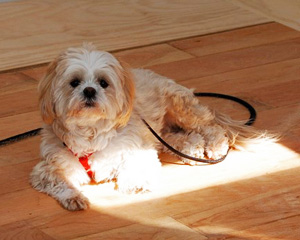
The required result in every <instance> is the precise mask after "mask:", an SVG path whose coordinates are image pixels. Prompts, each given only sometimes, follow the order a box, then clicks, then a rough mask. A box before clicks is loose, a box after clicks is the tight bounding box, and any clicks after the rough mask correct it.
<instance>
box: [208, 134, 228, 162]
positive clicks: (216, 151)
mask: <svg viewBox="0 0 300 240" xmlns="http://www.w3.org/2000/svg"><path fill="white" fill-rule="evenodd" d="M228 149H229V144H228V139H227V137H224V138H222V139H220V140H219V141H214V142H209V143H208V144H207V146H206V147H205V153H206V155H207V157H208V158H210V159H220V158H222V157H223V156H225V155H226V154H227V152H228Z"/></svg>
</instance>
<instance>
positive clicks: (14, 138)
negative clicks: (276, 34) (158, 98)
mask: <svg viewBox="0 0 300 240" xmlns="http://www.w3.org/2000/svg"><path fill="white" fill-rule="evenodd" d="M194 95H195V96H196V97H216V98H222V99H227V100H231V101H234V102H237V103H239V104H241V105H243V106H244V107H245V108H247V109H248V111H249V113H250V117H249V120H248V121H247V122H246V123H245V125H247V126H250V125H252V124H253V123H254V121H255V119H256V111H255V109H254V108H253V107H252V106H251V105H250V104H249V103H247V102H246V101H244V100H242V99H240V98H237V97H233V96H230V95H225V94H220V93H194ZM142 120H143V122H144V123H145V125H146V126H147V127H148V129H149V130H150V131H151V132H152V134H153V135H154V136H155V137H156V138H157V139H158V140H159V141H160V142H161V143H162V144H163V145H164V146H166V147H167V148H168V149H169V150H170V151H172V152H173V153H175V154H176V155H178V156H180V157H183V158H187V159H190V160H193V161H197V162H202V163H209V164H215V163H219V162H222V161H223V160H224V159H225V158H226V157H227V155H228V152H229V150H228V151H227V153H226V154H225V155H224V156H223V157H221V158H220V159H201V158H195V157H192V156H188V155H186V154H184V153H182V152H179V151H178V150H176V149H174V148H173V147H172V146H170V145H169V144H168V143H166V141H164V140H163V139H162V138H161V137H160V136H159V135H158V134H157V133H156V132H155V131H154V130H153V129H152V128H151V127H150V126H149V124H148V123H147V122H146V121H145V120H144V119H142ZM40 131H41V128H37V129H34V130H31V131H28V132H25V133H21V134H18V135H15V136H12V137H9V138H6V139H3V140H1V141H0V146H4V145H7V144H10V143H14V142H17V141H20V140H22V139H25V138H28V137H32V136H36V135H38V134H39V133H40Z"/></svg>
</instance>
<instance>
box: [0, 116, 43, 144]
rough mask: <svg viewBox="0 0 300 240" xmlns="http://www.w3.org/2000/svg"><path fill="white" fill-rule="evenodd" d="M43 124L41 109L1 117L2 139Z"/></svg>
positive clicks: (0, 135)
mask: <svg viewBox="0 0 300 240" xmlns="http://www.w3.org/2000/svg"><path fill="white" fill-rule="evenodd" d="M42 126H43V122H42V119H41V116H40V112H39V111H33V112H25V113H16V114H14V115H12V116H8V117H1V118H0V140H1V139H6V138H9V137H11V136H15V135H18V134H20V133H25V132H27V131H31V130H34V129H37V128H40V127H42Z"/></svg>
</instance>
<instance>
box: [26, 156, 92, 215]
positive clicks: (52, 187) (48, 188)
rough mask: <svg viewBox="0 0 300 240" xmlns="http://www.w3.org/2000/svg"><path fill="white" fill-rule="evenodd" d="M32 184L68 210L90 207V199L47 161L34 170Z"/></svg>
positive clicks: (31, 177) (31, 178)
mask: <svg viewBox="0 0 300 240" xmlns="http://www.w3.org/2000/svg"><path fill="white" fill-rule="evenodd" d="M30 182H31V185H32V186H33V187H34V188H35V189H36V190H38V191H40V192H44V193H46V194H48V195H50V196H52V197H53V198H54V199H56V200H57V201H58V202H59V203H60V204H61V205H62V206H63V207H64V208H66V209H67V210H70V211H76V210H82V209H86V208H87V207H88V205H89V201H88V199H87V198H86V197H84V196H83V195H82V194H81V193H80V192H79V191H78V190H77V189H76V188H75V187H74V186H73V185H72V184H71V183H70V182H68V181H67V180H66V179H65V178H64V177H63V176H62V174H61V173H60V171H59V170H58V169H55V168H54V166H53V165H51V166H50V165H48V164H47V162H46V161H41V162H40V163H38V164H37V165H36V166H35V167H34V168H33V171H32V173H31V175H30Z"/></svg>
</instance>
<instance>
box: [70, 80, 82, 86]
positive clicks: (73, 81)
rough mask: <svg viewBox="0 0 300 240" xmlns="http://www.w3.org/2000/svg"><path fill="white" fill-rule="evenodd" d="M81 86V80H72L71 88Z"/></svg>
mask: <svg viewBox="0 0 300 240" xmlns="http://www.w3.org/2000/svg"><path fill="white" fill-rule="evenodd" d="M79 84H80V80H79V79H78V78H74V79H72V81H71V82H70V85H71V87H73V88H76V87H77V86H78V85H79Z"/></svg>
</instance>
